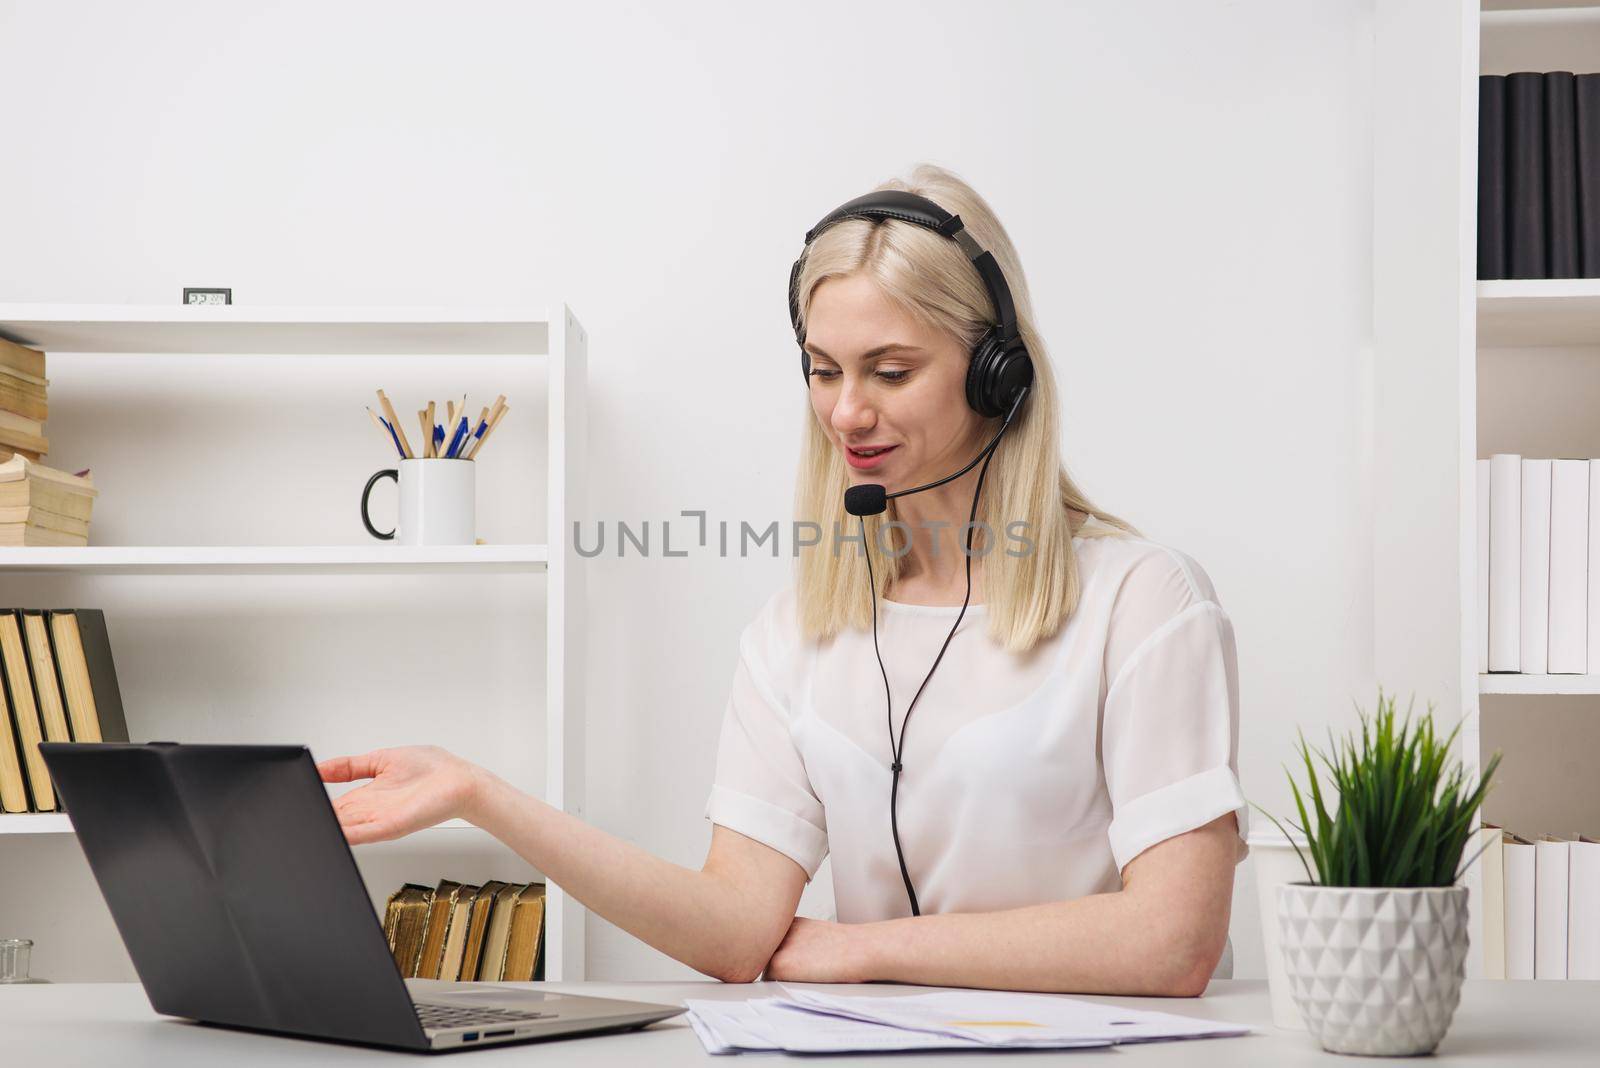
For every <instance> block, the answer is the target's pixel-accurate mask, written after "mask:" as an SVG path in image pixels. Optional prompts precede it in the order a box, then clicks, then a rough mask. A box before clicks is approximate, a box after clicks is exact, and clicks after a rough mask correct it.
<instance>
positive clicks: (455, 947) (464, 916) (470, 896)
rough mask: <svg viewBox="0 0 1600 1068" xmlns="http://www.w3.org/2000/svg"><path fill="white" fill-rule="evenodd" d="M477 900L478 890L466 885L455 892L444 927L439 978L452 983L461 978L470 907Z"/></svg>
mask: <svg viewBox="0 0 1600 1068" xmlns="http://www.w3.org/2000/svg"><path fill="white" fill-rule="evenodd" d="M477 899H478V888H477V887H476V886H472V885H467V886H463V887H461V888H459V889H458V890H457V891H456V901H455V905H454V906H453V907H452V908H451V910H450V922H449V923H448V924H447V925H446V927H445V934H444V959H443V960H442V961H441V962H440V965H439V976H438V977H439V978H440V979H444V980H448V981H451V982H454V981H456V980H458V979H460V978H461V962H462V960H463V959H465V957H466V952H467V932H468V930H469V929H470V928H471V926H472V906H473V904H474V903H475V902H476V901H477Z"/></svg>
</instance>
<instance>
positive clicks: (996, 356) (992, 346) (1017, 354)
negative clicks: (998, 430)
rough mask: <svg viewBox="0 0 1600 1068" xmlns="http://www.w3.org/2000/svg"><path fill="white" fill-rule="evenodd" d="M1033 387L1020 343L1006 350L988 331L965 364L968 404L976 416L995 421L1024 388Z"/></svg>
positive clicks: (1029, 362)
mask: <svg viewBox="0 0 1600 1068" xmlns="http://www.w3.org/2000/svg"><path fill="white" fill-rule="evenodd" d="M1032 384H1033V359H1032V358H1031V357H1030V356H1029V355H1028V350H1027V349H1026V348H1024V347H1023V346H1022V344H1021V342H1020V341H1014V342H1012V343H1011V345H1010V346H1009V347H1008V346H1007V345H1006V344H1005V343H1004V342H1003V341H1001V340H1000V339H999V338H997V337H996V336H995V331H994V330H993V329H992V328H991V329H990V330H989V332H988V333H986V334H984V335H983V338H982V339H981V340H980V341H979V342H978V346H977V348H976V349H974V350H973V355H972V360H971V362H970V363H968V364H967V404H968V405H970V406H971V408H972V410H973V411H975V412H977V413H978V414H979V415H983V416H987V417H989V418H991V419H998V418H999V417H1000V416H1003V415H1005V414H1006V413H1007V412H1009V411H1010V410H1011V402H1012V401H1013V400H1015V399H1016V396H1017V393H1018V391H1019V390H1021V389H1022V388H1023V387H1024V386H1029V385H1032Z"/></svg>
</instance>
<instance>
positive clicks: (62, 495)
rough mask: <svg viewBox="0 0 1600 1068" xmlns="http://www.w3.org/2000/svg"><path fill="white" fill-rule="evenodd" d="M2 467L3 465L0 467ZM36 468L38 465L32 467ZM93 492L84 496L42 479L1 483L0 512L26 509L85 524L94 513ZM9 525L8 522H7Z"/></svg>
mask: <svg viewBox="0 0 1600 1068" xmlns="http://www.w3.org/2000/svg"><path fill="white" fill-rule="evenodd" d="M0 466H3V465H0ZM35 468H37V465H35ZM94 498H95V490H94V487H93V486H92V485H91V486H89V487H88V491H87V492H82V491H80V490H77V489H74V488H72V487H69V486H65V485H62V484H60V483H57V482H53V481H49V480H46V479H41V478H20V479H16V480H14V481H10V482H5V481H0V508H27V509H30V510H31V509H35V508H37V509H39V510H41V511H45V512H51V513H54V514H55V515H60V516H66V517H67V518H69V519H77V520H82V521H83V522H88V521H89V518H90V516H91V515H92V514H93V510H94ZM8 522H10V520H8Z"/></svg>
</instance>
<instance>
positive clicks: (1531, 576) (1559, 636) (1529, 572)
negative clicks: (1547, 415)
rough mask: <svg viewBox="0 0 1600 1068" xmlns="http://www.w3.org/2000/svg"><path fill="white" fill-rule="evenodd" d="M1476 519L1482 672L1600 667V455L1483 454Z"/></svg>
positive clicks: (1596, 670)
mask: <svg viewBox="0 0 1600 1068" xmlns="http://www.w3.org/2000/svg"><path fill="white" fill-rule="evenodd" d="M1591 501H1592V502H1593V503H1594V505H1595V506H1596V507H1594V508H1593V510H1592V511H1591V503H1590V502H1591ZM1477 520H1478V560H1477V563H1478V575H1477V579H1478V582H1477V585H1478V619H1477V624H1478V671H1479V672H1480V673H1482V672H1520V673H1522V674H1526V675H1587V674H1591V673H1593V674H1600V460H1531V459H1523V458H1522V457H1521V456H1518V455H1515V454H1511V453H1497V454H1496V455H1494V456H1492V457H1490V458H1489V459H1487V460H1479V461H1478V516H1477Z"/></svg>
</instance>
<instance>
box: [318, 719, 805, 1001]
mask: <svg viewBox="0 0 1600 1068" xmlns="http://www.w3.org/2000/svg"><path fill="white" fill-rule="evenodd" d="M317 767H318V770H319V772H321V774H322V778H323V781H325V782H353V781H355V780H357V779H370V780H371V781H370V782H367V783H365V784H364V785H362V786H360V787H358V788H356V789H354V790H351V791H350V792H349V793H346V794H344V795H342V796H340V797H338V798H336V799H334V811H335V812H336V813H337V814H338V816H339V823H340V825H341V826H342V827H343V828H344V831H345V835H346V837H347V838H348V839H349V840H350V842H351V843H352V844H359V843H362V842H376V841H383V840H385V839H390V838H398V837H401V836H402V835H406V834H410V833H411V832H412V831H416V830H420V829H422V828H423V827H430V826H432V825H434V824H436V823H439V822H442V821H444V820H447V819H454V818H457V817H459V818H463V819H466V820H467V821H469V822H471V823H474V824H476V825H478V826H479V827H482V828H483V829H484V830H486V831H488V832H489V833H490V834H492V835H494V836H495V837H496V838H498V839H500V840H501V841H502V842H504V843H506V845H508V846H510V847H511V848H512V849H514V850H515V851H516V852H517V853H518V854H519V855H520V856H521V857H522V858H523V859H525V860H527V861H528V863H530V864H532V865H533V866H534V867H535V868H537V869H538V870H539V871H541V872H543V873H544V874H545V876H546V878H548V879H549V880H550V881H551V882H553V883H555V884H556V885H558V886H560V887H561V888H562V889H563V890H565V891H566V892H567V893H569V894H571V895H572V896H573V898H574V899H576V900H577V901H579V902H580V903H581V904H583V905H584V906H585V907H586V908H588V909H589V910H590V911H592V912H594V913H595V914H596V915H598V916H601V917H604V918H605V919H606V920H608V921H610V922H611V923H613V924H615V925H616V926H618V927H620V928H622V929H623V930H624V931H627V932H628V933H629V934H631V935H633V936H634V937H636V938H638V939H640V940H641V941H644V942H646V943H648V944H649V945H652V946H654V947H655V948H656V949H659V950H660V951H661V952H663V953H665V954H667V955H668V956H670V957H672V958H674V959H676V960H680V961H682V962H683V963H685V964H687V965H689V967H691V968H694V969H695V970H696V971H699V972H702V973H704V974H706V975H709V976H712V977H714V978H717V979H721V980H724V981H726V982H732V983H745V982H754V981H755V980H756V979H757V978H759V977H760V975H761V972H762V970H763V969H764V968H765V967H766V965H767V961H768V960H769V959H770V958H771V956H772V954H773V952H774V951H775V950H776V949H777V948H778V945H779V944H780V943H781V942H782V941H783V937H784V935H785V934H786V933H787V932H788V930H789V924H790V922H791V921H792V920H793V919H794V914H795V907H796V906H797V905H798V904H799V902H800V892H801V890H802V889H804V887H805V881H806V874H805V871H804V870H803V869H802V868H801V867H800V865H798V864H796V863H795V862H794V861H793V860H791V859H790V858H789V857H787V856H785V855H784V854H782V853H779V852H778V851H777V850H775V849H773V848H771V847H770V846H767V845H763V844H762V843H760V842H757V841H755V840H754V839H751V838H746V837H745V836H744V835H741V834H739V833H737V832H735V831H731V830H728V829H727V828H725V827H720V826H714V827H713V828H712V834H711V848H710V850H709V852H708V853H707V855H706V860H705V864H704V865H703V866H702V867H701V869H700V870H699V871H695V870H693V869H690V868H685V867H682V866H680V865H677V864H673V863H671V862H669V861H665V860H662V859H661V858H660V857H656V856H654V855H652V854H650V853H648V852H646V851H645V850H643V849H641V848H640V847H638V846H636V845H634V844H632V843H631V842H626V841H624V840H622V839H621V838H618V837H616V836H615V835H611V834H607V833H606V832H604V831H602V830H599V829H598V828H595V827H591V826H590V825H589V824H587V823H584V822H583V821H582V820H580V819H578V818H577V817H575V816H572V815H569V814H568V813H565V812H562V811H560V810H559V809H556V808H553V807H552V806H550V805H548V804H545V803H544V802H543V801H540V800H539V799H538V798H536V797H532V796H530V795H529V794H526V793H524V792H522V791H521V790H518V789H517V788H516V787H514V786H512V785H511V784H510V783H507V782H506V781H505V780H504V779H501V778H500V777H499V776H497V775H495V774H493V773H492V772H489V771H487V770H486V769H484V768H481V767H478V766H476V765H474V764H470V763H468V762H467V761H465V760H462V759H461V758H460V757H457V756H454V755H453V754H451V753H448V752H446V751H444V750H443V749H438V748H436V747H432V746H418V747H405V748H400V749H378V750H374V751H373V752H371V753H366V754H363V755H361V756H351V757H335V758H333V759H331V760H325V761H322V762H321V763H319V764H318V765H317Z"/></svg>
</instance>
